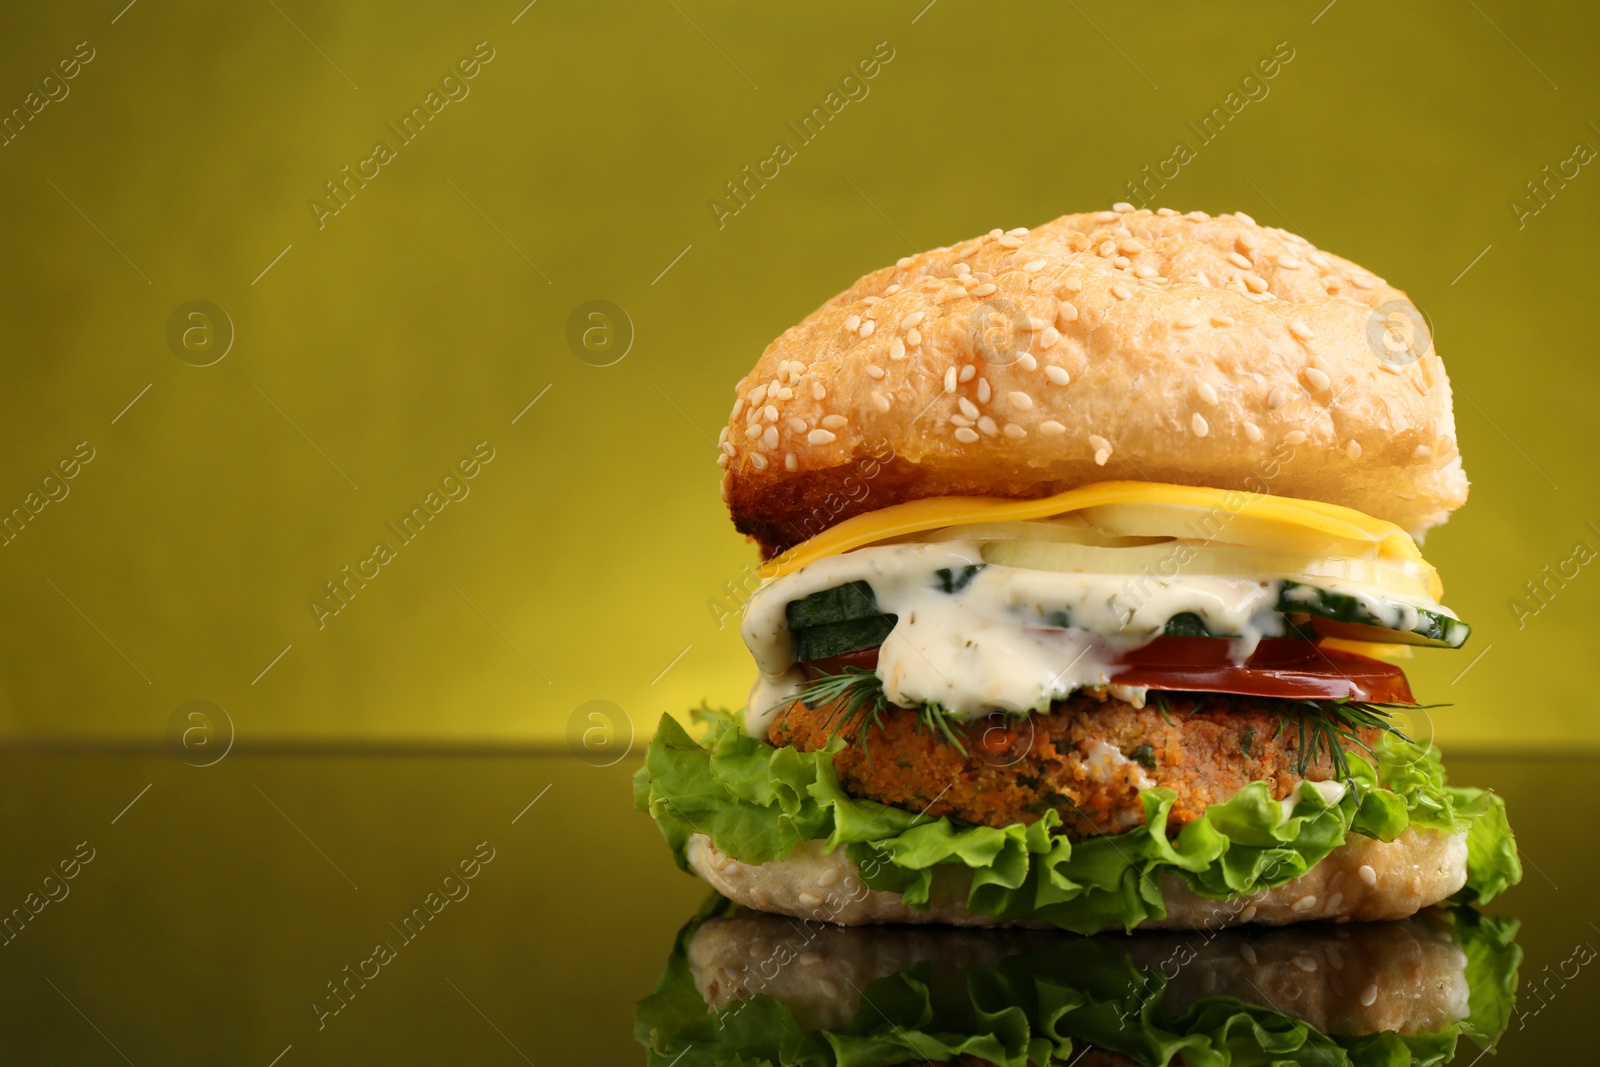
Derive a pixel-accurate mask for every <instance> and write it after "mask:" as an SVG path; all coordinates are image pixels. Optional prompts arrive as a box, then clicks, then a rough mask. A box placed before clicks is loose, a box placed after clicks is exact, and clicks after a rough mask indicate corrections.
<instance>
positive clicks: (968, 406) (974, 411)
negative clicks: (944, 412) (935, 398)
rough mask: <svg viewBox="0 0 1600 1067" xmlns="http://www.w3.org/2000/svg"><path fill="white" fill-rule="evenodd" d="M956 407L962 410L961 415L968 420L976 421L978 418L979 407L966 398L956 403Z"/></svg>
mask: <svg viewBox="0 0 1600 1067" xmlns="http://www.w3.org/2000/svg"><path fill="white" fill-rule="evenodd" d="M956 406H957V407H959V408H960V409H961V414H963V415H965V416H966V417H967V418H969V419H975V418H977V417H978V405H976V404H974V403H973V402H972V401H970V400H968V399H967V398H966V397H961V398H959V399H958V400H957V401H956Z"/></svg>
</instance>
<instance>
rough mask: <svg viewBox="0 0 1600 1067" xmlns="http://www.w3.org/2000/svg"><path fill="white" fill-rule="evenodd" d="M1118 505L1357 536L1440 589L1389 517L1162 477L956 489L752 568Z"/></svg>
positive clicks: (854, 522)
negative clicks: (1057, 487) (969, 493)
mask: <svg viewBox="0 0 1600 1067" xmlns="http://www.w3.org/2000/svg"><path fill="white" fill-rule="evenodd" d="M1118 504H1136V505H1145V506H1149V505H1169V506H1171V507H1172V508H1173V509H1174V510H1175V512H1177V514H1175V515H1174V530H1173V535H1174V536H1180V535H1181V534H1180V532H1179V529H1180V528H1181V526H1182V523H1181V522H1180V521H1178V520H1179V518H1180V517H1184V518H1186V517H1187V516H1188V515H1189V514H1191V513H1192V512H1193V511H1194V510H1195V509H1200V510H1203V511H1205V512H1208V513H1211V514H1214V515H1217V516H1218V517H1219V518H1220V519H1222V520H1224V521H1225V520H1227V519H1230V518H1232V517H1234V516H1247V517H1249V518H1250V519H1253V520H1260V521H1261V523H1262V524H1263V525H1264V526H1265V527H1266V528H1269V529H1270V527H1271V526H1272V525H1276V526H1278V527H1283V528H1287V529H1286V530H1285V540H1286V542H1287V543H1288V544H1290V545H1292V544H1293V538H1292V532H1293V531H1296V530H1299V531H1305V530H1309V531H1314V532H1316V533H1319V534H1322V535H1325V536H1327V537H1331V538H1335V539H1338V540H1342V541H1353V542H1364V543H1366V544H1368V545H1370V546H1372V547H1373V549H1374V550H1375V552H1376V554H1377V555H1378V556H1379V557H1380V558H1385V559H1391V560H1395V561H1405V562H1409V563H1413V564H1418V565H1420V566H1421V567H1422V568H1425V569H1426V572H1427V575H1428V579H1427V580H1428V585H1429V594H1430V595H1431V596H1432V597H1433V599H1435V600H1438V599H1439V598H1440V596H1441V595H1442V589H1441V588H1440V587H1439V582H1438V576H1437V575H1436V574H1435V573H1434V572H1433V568H1432V567H1429V566H1428V565H1427V562H1426V561H1425V560H1424V559H1423V558H1422V553H1421V551H1419V550H1418V548H1417V544H1416V542H1415V541H1413V540H1412V539H1411V535H1410V534H1408V533H1406V532H1405V531H1404V530H1402V529H1401V528H1400V527H1398V526H1396V525H1395V524H1394V523H1392V522H1386V521H1384V520H1382V519H1375V518H1373V517H1372V516H1370V515H1366V514H1363V513H1362V512H1359V511H1356V510H1355V509H1354V508H1346V507H1341V506H1339V505H1337V504H1325V503H1323V502H1321V501H1317V500H1298V499H1295V498H1292V497H1281V496H1270V495H1263V494H1252V493H1245V492H1240V491H1238V490H1225V489H1211V488H1207V487H1204V486H1192V485H1170V484H1166V483H1163V482H1099V483H1096V484H1094V485H1087V486H1083V487H1081V488H1078V489H1072V490H1069V491H1067V492H1065V493H1058V494H1056V495H1055V496H1048V497H1040V498H1038V499H1034V500H1000V499H995V498H992V497H955V496H952V497H928V498H924V499H922V500H912V501H908V502H907V503H904V504H895V505H892V506H890V507H886V508H879V509H878V510H876V511H871V512H867V513H866V514H863V515H856V516H854V517H852V518H849V519H846V520H844V521H843V522H841V523H838V524H837V525H835V526H832V527H830V528H828V529H827V530H824V531H823V532H822V533H820V534H818V535H817V536H815V537H813V538H811V539H810V540H809V541H805V542H803V543H801V544H799V545H796V546H795V547H793V548H791V549H790V550H789V551H787V552H785V553H783V554H782V555H780V556H778V557H777V558H775V559H773V560H771V561H769V562H768V563H767V564H766V565H765V566H763V567H762V569H761V571H760V572H759V573H760V575H761V577H763V578H777V577H781V576H783V575H786V574H792V573H794V572H795V571H797V570H799V569H800V568H802V567H805V566H808V565H809V564H812V563H815V562H816V561H817V560H820V559H825V558H827V557H829V556H835V555H838V554H840V553H843V552H849V551H850V550H852V549H857V548H861V547H862V546H864V545H870V544H873V543H875V542H878V541H884V540H888V539H890V538H894V537H903V536H905V535H907V534H915V533H921V532H923V531H927V530H935V529H939V528H941V527H946V526H963V525H967V524H969V523H979V522H1007V521H1026V520H1031V519H1045V518H1051V517H1055V516H1061V515H1068V514H1072V513H1074V512H1079V511H1083V510H1085V509H1089V508H1095V507H1102V506H1105V505H1118Z"/></svg>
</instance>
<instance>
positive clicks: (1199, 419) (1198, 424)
mask: <svg viewBox="0 0 1600 1067" xmlns="http://www.w3.org/2000/svg"><path fill="white" fill-rule="evenodd" d="M1189 429H1191V430H1193V431H1194V435H1195V436H1196V437H1204V436H1205V435H1206V434H1208V433H1210V432H1211V426H1210V425H1209V424H1208V423H1207V422H1206V417H1205V416H1204V415H1202V414H1200V413H1199V412H1198V411H1197V412H1195V413H1194V414H1193V415H1191V416H1189Z"/></svg>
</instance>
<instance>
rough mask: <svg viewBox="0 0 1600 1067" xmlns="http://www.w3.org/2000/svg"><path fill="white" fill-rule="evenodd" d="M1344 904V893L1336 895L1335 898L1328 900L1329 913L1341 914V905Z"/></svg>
mask: <svg viewBox="0 0 1600 1067" xmlns="http://www.w3.org/2000/svg"><path fill="white" fill-rule="evenodd" d="M1343 903H1344V894H1343V893H1335V894H1334V895H1333V896H1331V897H1329V898H1328V911H1330V912H1332V913H1333V914H1335V915H1337V914H1338V913H1339V905H1341V904H1343Z"/></svg>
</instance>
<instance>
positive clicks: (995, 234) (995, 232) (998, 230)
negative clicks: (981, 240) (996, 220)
mask: <svg viewBox="0 0 1600 1067" xmlns="http://www.w3.org/2000/svg"><path fill="white" fill-rule="evenodd" d="M1005 232H1006V231H1004V230H1002V229H1001V228H1000V227H998V226H996V227H995V228H994V229H992V230H990V231H989V234H988V236H990V237H999V236H1000V235H1001V234H1003V233H1005Z"/></svg>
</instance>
